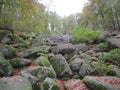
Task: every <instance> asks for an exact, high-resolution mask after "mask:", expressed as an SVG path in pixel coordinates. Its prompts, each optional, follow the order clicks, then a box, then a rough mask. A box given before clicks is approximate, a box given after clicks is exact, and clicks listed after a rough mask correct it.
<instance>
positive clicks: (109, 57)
mask: <svg viewBox="0 0 120 90" xmlns="http://www.w3.org/2000/svg"><path fill="white" fill-rule="evenodd" d="M99 60H103V61H104V62H106V63H107V64H114V65H117V66H120V49H114V50H111V51H110V52H109V53H108V54H105V55H101V56H99Z"/></svg>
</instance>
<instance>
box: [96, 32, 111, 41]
mask: <svg viewBox="0 0 120 90" xmlns="http://www.w3.org/2000/svg"><path fill="white" fill-rule="evenodd" d="M108 37H110V32H109V31H104V32H103V33H101V34H100V35H99V37H98V40H99V42H100V41H103V40H105V39H106V38H108Z"/></svg>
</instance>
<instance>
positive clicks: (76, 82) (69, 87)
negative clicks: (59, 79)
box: [65, 79, 88, 90]
mask: <svg viewBox="0 0 120 90" xmlns="http://www.w3.org/2000/svg"><path fill="white" fill-rule="evenodd" d="M65 88H66V89H65V90H88V89H87V87H86V85H85V84H84V83H83V81H81V80H80V79H71V80H68V81H67V82H66V84H65Z"/></svg>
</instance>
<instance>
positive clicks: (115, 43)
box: [107, 38, 120, 48]
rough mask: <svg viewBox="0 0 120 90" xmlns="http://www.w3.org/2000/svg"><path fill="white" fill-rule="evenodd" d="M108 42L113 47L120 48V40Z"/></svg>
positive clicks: (113, 39) (109, 40)
mask: <svg viewBox="0 0 120 90" xmlns="http://www.w3.org/2000/svg"><path fill="white" fill-rule="evenodd" d="M107 41H108V43H109V45H111V46H112V47H114V48H120V38H108V39H107Z"/></svg>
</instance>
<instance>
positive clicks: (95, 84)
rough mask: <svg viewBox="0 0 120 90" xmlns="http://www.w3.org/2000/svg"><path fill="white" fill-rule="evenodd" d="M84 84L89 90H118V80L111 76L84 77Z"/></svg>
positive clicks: (119, 82) (119, 84) (119, 87)
mask: <svg viewBox="0 0 120 90" xmlns="http://www.w3.org/2000/svg"><path fill="white" fill-rule="evenodd" d="M83 81H84V83H85V84H86V85H87V86H88V87H89V88H90V90H120V78H117V77H111V76H101V77H98V76H85V77H84V79H83Z"/></svg>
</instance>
